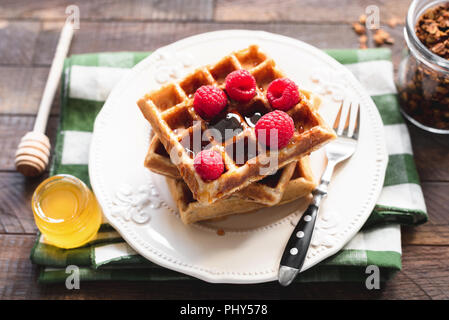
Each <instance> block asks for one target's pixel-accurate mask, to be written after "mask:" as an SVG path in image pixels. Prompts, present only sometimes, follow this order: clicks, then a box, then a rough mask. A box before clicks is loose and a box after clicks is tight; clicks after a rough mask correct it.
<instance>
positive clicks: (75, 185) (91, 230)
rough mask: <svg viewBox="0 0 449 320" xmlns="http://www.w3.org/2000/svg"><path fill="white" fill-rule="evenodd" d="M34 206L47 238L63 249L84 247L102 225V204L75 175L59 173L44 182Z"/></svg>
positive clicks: (32, 201) (34, 212) (36, 195)
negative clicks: (100, 204) (99, 203)
mask: <svg viewBox="0 0 449 320" xmlns="http://www.w3.org/2000/svg"><path fill="white" fill-rule="evenodd" d="M31 207H32V209H33V214H34V219H35V221H36V225H37V227H38V228H39V230H40V232H41V233H42V234H43V235H44V238H45V241H46V242H47V243H49V244H52V245H54V246H57V247H60V248H65V249H70V248H75V247H79V246H82V245H83V244H86V243H87V242H89V241H90V240H92V239H93V238H94V237H95V235H96V234H97V232H98V229H99V228H100V224H101V217H102V213H101V209H100V206H99V205H98V202H97V200H96V198H95V196H94V194H93V193H92V191H91V190H90V189H89V188H88V187H87V186H86V185H85V184H84V183H83V182H82V181H81V180H79V179H78V178H76V177H74V176H70V175H56V176H53V177H50V178H48V179H46V180H45V181H43V182H42V183H41V184H40V185H39V186H38V187H37V189H36V190H35V192H34V194H33V198H32V200H31Z"/></svg>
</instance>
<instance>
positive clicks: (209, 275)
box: [88, 30, 388, 283]
mask: <svg viewBox="0 0 449 320" xmlns="http://www.w3.org/2000/svg"><path fill="white" fill-rule="evenodd" d="M232 35H234V36H239V37H243V36H245V37H248V38H250V37H252V38H254V39H256V40H257V39H263V40H274V41H281V42H287V43H289V44H290V45H292V46H294V47H297V48H298V49H305V48H307V49H309V50H312V51H313V52H314V53H316V54H317V55H320V58H321V59H325V60H327V61H328V62H329V64H330V65H331V66H333V67H335V68H337V69H341V68H342V67H343V68H344V66H343V65H342V64H340V63H339V62H338V61H336V60H335V59H334V58H332V57H330V56H329V55H327V54H326V53H324V52H323V51H322V50H320V49H318V48H316V47H314V46H312V45H310V44H308V43H305V42H303V41H301V40H297V39H294V38H290V37H287V36H283V35H279V34H275V33H270V32H266V31H261V30H219V31H213V32H206V33H201V34H197V35H193V36H190V37H187V38H183V39H181V40H178V41H176V42H173V43H171V44H169V45H167V46H163V47H160V48H158V49H157V50H154V51H153V54H152V55H150V56H148V57H147V58H145V59H144V60H142V61H141V62H139V63H138V64H137V65H135V66H134V67H133V68H132V69H130V71H129V72H128V73H127V75H125V76H124V77H123V78H122V79H121V80H120V81H119V82H118V83H117V84H116V85H115V86H114V89H113V90H112V91H111V93H110V94H109V96H108V98H107V100H106V101H105V104H104V105H103V108H102V109H101V110H100V112H99V114H98V116H97V118H96V119H95V122H94V129H93V133H92V140H91V146H90V152H89V166H88V167H89V177H90V179H91V185H92V188H93V190H94V193H95V194H96V195H102V193H103V192H101V188H100V186H99V185H98V183H99V182H98V180H97V179H98V176H97V174H95V173H94V170H95V166H96V165H95V164H96V162H95V157H96V156H97V153H96V152H95V151H96V150H98V148H97V147H96V146H97V144H98V143H100V142H99V141H100V139H99V138H98V136H99V135H98V134H97V135H95V132H97V133H98V130H99V128H100V127H101V125H102V123H103V122H104V120H105V118H107V117H106V116H107V110H108V108H107V106H108V105H110V104H112V105H113V103H112V102H111V101H114V97H115V95H116V93H114V92H117V91H118V88H121V87H123V86H124V85H126V83H128V82H129V81H130V80H129V79H132V77H133V75H134V74H136V73H138V72H140V71H141V69H143V68H145V67H148V66H149V65H151V63H152V60H155V58H154V56H155V55H154V53H156V52H158V51H161V50H165V49H166V48H168V47H171V46H174V45H182V44H184V43H188V42H195V41H198V42H200V41H204V40H205V39H207V38H208V37H212V38H218V37H220V36H221V37H223V36H227V37H229V36H232ZM202 38H204V39H202ZM152 57H153V58H152ZM341 70H342V69H341ZM345 76H348V77H350V78H352V79H351V81H350V82H351V83H352V84H353V85H355V84H356V86H357V91H359V92H360V93H361V94H360V96H361V97H363V98H364V99H365V100H367V101H363V103H364V104H366V105H370V108H369V109H370V110H371V111H374V112H372V113H371V114H370V115H371V116H372V117H373V119H371V120H372V122H373V123H374V124H377V126H373V129H375V130H376V131H377V132H376V138H377V139H376V142H377V144H378V145H377V152H376V155H377V156H378V157H379V158H378V159H379V161H378V165H380V168H379V170H380V171H381V172H380V177H379V179H378V183H377V184H376V187H375V190H374V192H373V193H372V196H371V197H370V199H371V200H370V201H369V204H368V205H367V206H366V207H368V208H369V209H366V211H368V213H365V216H364V217H362V219H361V220H363V221H361V222H360V221H359V222H358V223H357V227H352V228H351V230H349V231H347V233H349V235H348V236H347V237H346V238H347V239H348V240H347V241H345V242H344V243H343V244H341V245H338V246H332V247H331V248H327V252H326V253H325V254H324V255H321V256H320V257H319V258H318V261H316V262H314V263H311V265H309V266H308V267H307V268H310V267H312V266H313V265H315V264H316V263H318V262H320V261H322V260H324V259H325V258H327V257H329V256H331V255H333V254H335V253H336V252H338V251H340V250H341V249H342V248H343V247H344V245H345V244H346V243H347V242H348V241H349V240H350V239H351V238H353V236H354V235H355V234H356V233H357V232H359V230H360V229H361V227H362V226H363V224H364V222H365V221H366V219H367V218H368V217H369V214H370V213H371V211H372V209H373V208H374V206H375V204H376V201H377V199H378V197H379V194H380V192H381V191H382V186H383V181H384V178H385V171H386V167H387V164H388V152H387V148H386V141H385V136H384V131H383V123H382V121H381V117H380V114H379V112H378V110H377V108H376V107H375V104H374V102H373V100H372V99H371V97H370V96H369V94H368V93H367V92H366V90H365V89H364V88H363V86H362V85H361V84H360V82H359V81H358V80H357V79H356V78H355V76H354V75H353V74H352V73H351V72H350V71H349V70H347V71H345ZM109 109H111V108H109ZM106 198H107V195H106ZM97 199H98V201H99V203H100V205H101V207H102V208H105V207H107V206H106V203H105V202H106V200H105V197H100V196H97ZM103 211H104V215H105V216H106V218H107V219H108V222H109V223H110V224H111V225H112V226H113V227H114V229H116V230H117V232H118V233H119V234H120V235H121V236H122V237H123V239H124V240H125V241H126V242H127V243H128V245H130V246H131V247H132V248H133V249H134V250H136V252H138V253H139V254H141V255H142V256H144V257H145V258H146V259H148V260H150V261H152V262H154V263H156V264H158V265H160V266H162V267H165V268H168V269H171V270H174V271H177V272H181V273H184V274H187V275H190V276H193V277H195V278H198V279H201V280H204V281H207V282H211V283H261V282H269V281H273V280H276V279H277V272H276V273H275V274H271V275H267V274H268V272H259V273H256V274H258V275H254V274H253V273H251V272H249V273H246V272H245V273H240V272H238V273H236V272H221V271H219V272H214V271H213V270H206V269H204V268H202V267H200V266H197V265H193V264H192V265H186V263H179V261H177V260H178V259H177V258H174V257H171V256H169V255H168V254H167V253H161V252H159V251H158V250H157V249H155V248H152V247H151V246H150V245H149V244H146V245H145V244H143V243H140V239H138V238H137V237H136V235H135V234H134V233H133V232H132V230H131V228H130V227H128V226H127V225H126V224H120V223H119V222H120V221H121V220H119V219H117V220H116V221H113V220H114V219H110V215H109V214H107V213H106V211H107V210H103ZM361 215H362V214H361V213H359V216H361ZM119 224H120V225H119ZM148 250H149V251H151V252H152V254H149V252H148ZM307 268H303V269H302V271H304V270H306V269H307Z"/></svg>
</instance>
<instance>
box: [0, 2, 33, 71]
mask: <svg viewBox="0 0 449 320" xmlns="http://www.w3.org/2000/svg"><path fill="white" fill-rule="evenodd" d="M0 10H1V9H0ZM39 28H40V23H39V22H31V21H7V20H0V39H1V41H0V64H3V65H5V64H15V65H29V64H30V63H31V60H32V58H33V53H34V50H33V49H34V45H35V42H36V39H37V36H38V34H39Z"/></svg>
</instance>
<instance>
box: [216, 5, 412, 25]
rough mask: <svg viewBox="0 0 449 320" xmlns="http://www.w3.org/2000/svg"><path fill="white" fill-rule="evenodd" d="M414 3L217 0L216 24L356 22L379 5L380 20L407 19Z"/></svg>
mask: <svg viewBox="0 0 449 320" xmlns="http://www.w3.org/2000/svg"><path fill="white" fill-rule="evenodd" d="M410 2H411V0H398V1H375V0H374V1H373V0H359V1H336V0H325V1H314V0H301V1H298V0H288V1H272V0H217V4H216V8H215V20H216V21H289V22H291V21H295V22H323V21H326V22H347V23H348V22H353V21H357V20H358V17H359V16H360V15H361V14H363V13H365V8H366V7H368V6H371V5H376V6H377V7H378V8H379V12H380V18H381V20H384V21H386V20H388V19H389V18H391V17H405V15H406V13H407V9H408V7H409V5H410Z"/></svg>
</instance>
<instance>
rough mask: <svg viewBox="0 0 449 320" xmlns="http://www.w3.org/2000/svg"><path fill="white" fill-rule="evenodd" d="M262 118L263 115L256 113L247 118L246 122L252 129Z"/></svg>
mask: <svg viewBox="0 0 449 320" xmlns="http://www.w3.org/2000/svg"><path fill="white" fill-rule="evenodd" d="M260 118H262V113H260V112H254V113H253V114H252V115H250V116H245V121H246V123H247V124H248V125H249V126H250V127H252V128H254V127H255V126H256V123H257V121H259V119H260Z"/></svg>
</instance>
